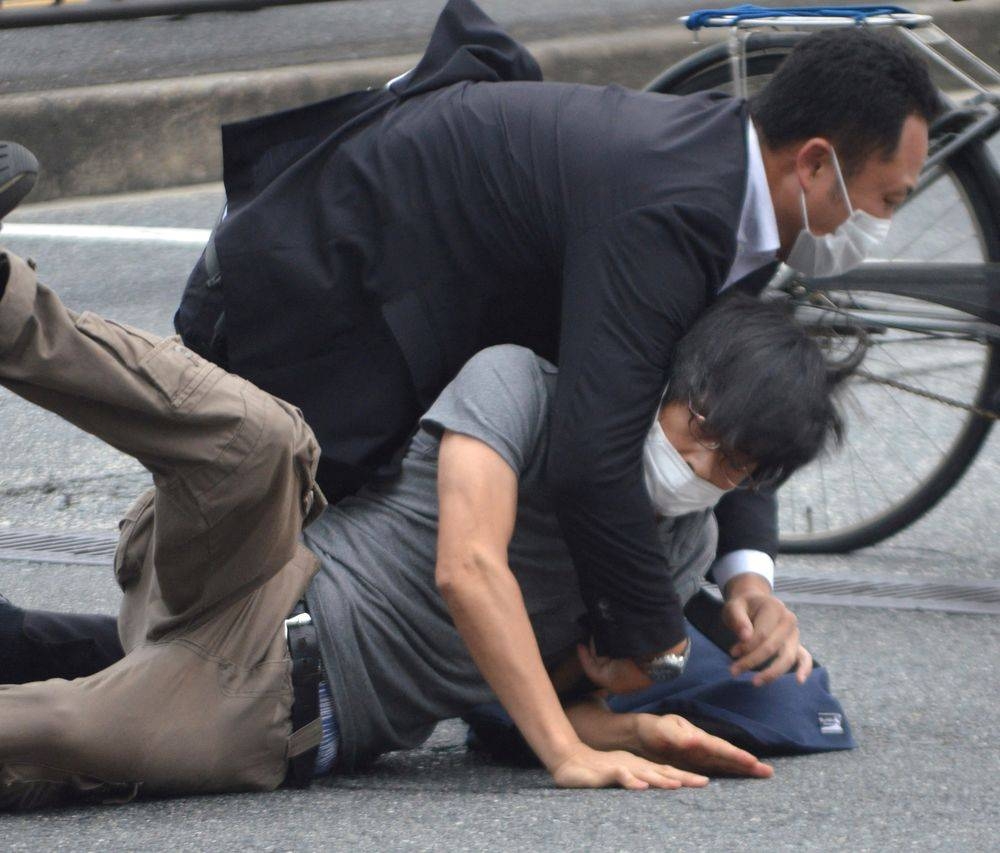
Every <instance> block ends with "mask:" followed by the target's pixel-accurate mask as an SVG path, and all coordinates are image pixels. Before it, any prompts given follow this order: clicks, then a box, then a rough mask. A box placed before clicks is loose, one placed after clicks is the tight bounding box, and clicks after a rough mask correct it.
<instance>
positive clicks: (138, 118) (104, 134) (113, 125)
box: [0, 0, 1000, 202]
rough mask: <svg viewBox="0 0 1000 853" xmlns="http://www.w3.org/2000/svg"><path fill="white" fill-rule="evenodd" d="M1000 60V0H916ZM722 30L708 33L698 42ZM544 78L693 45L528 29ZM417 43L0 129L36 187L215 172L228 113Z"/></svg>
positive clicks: (297, 96)
mask: <svg viewBox="0 0 1000 853" xmlns="http://www.w3.org/2000/svg"><path fill="white" fill-rule="evenodd" d="M913 8H914V10H915V11H923V10H926V11H930V12H932V13H933V14H934V15H935V19H936V20H937V22H938V23H939V24H940V25H941V26H942V28H943V29H945V30H946V31H947V32H948V33H949V34H951V35H952V36H953V37H955V38H956V39H958V40H959V41H960V42H961V43H962V44H964V45H966V46H967V47H969V48H970V49H971V50H973V51H974V52H975V53H977V54H979V55H980V56H981V57H983V58H984V59H986V60H987V61H990V62H992V63H994V64H995V63H996V60H997V56H998V47H997V33H998V31H1000V0H979V2H977V3H976V4H975V5H973V4H972V3H969V4H962V5H960V6H958V5H954V4H950V3H949V4H945V3H943V2H941V0H932V2H928V3H917V4H913ZM720 38H722V36H721V35H720V34H718V33H716V32H710V33H707V34H704V35H703V36H702V38H701V42H702V43H703V44H705V43H709V42H711V41H716V40H718V39H720ZM528 46H529V47H530V49H531V50H532V52H533V53H534V55H535V56H536V57H537V58H538V60H539V62H540V64H541V66H542V69H543V71H544V72H545V76H546V79H550V80H566V81H573V82H583V83H608V82H615V83H620V84H622V85H625V86H635V87H639V86H642V85H644V84H645V83H646V82H648V81H649V80H650V79H651V78H652V77H653V76H655V75H656V74H657V73H658V72H659V71H661V70H662V69H664V68H666V67H667V66H669V65H671V64H673V63H674V62H677V61H678V60H680V59H682V58H684V57H685V56H689V55H690V54H692V53H694V52H695V51H696V50H697V49H698V47H697V46H696V45H694V44H692V38H691V34H690V33H688V32H687V31H686V30H684V29H683V28H682V27H680V26H679V25H678V26H670V27H657V28H647V29H641V30H640V29H636V30H622V31H618V32H611V33H600V34H595V35H587V36H572V37H563V38H557V39H550V40H544V41H535V42H531V41H529V43H528ZM418 58H419V57H418V56H417V55H416V54H408V55H404V56H392V57H379V58H374V59H363V60H352V61H346V62H331V63H322V64H312V65H302V66H293V67H284V68H274V69H267V70H262V71H253V72H233V73H226V74H207V75H200V76H195V77H189V78H177V79H169V80H150V81H143V82H138V83H119V84H112V85H104V86H91V87H87V88H78V89H61V90H57V91H49V92H40V93H39V92H36V93H30V94H16V95H10V96H6V97H4V98H2V99H0V127H2V128H3V135H4V136H5V137H6V138H9V139H15V140H17V141H19V142H21V143H22V144H25V145H27V146H28V147H29V148H31V149H32V150H33V151H34V152H35V153H36V154H37V155H38V158H39V160H40V161H41V163H42V165H43V174H42V176H41V177H40V179H39V182H38V184H37V186H36V187H35V190H34V191H33V192H32V194H31V196H30V200H31V201H33V202H38V201H43V200H47V199H53V198H63V197H71V196H83V195H100V194H106V193H115V192H127V191H134V190H145V189H157V188H161V187H169V186H177V185H182V184H195V183H203V182H206V181H215V180H219V178H220V176H221V172H222V163H221V150H220V145H219V126H220V125H221V124H222V123H224V122H228V121H233V120H236V119H240V118H246V117H250V116H253V115H259V114H262V113H266V112H271V111H274V110H279V109H286V108H289V107H294V106H298V105H300V104H305V103H309V102H311V101H316V100H320V99H322V98H327V97H331V96H333V95H337V94H341V93H343V92H349V91H351V90H354V89H362V88H365V87H368V86H373V85H375V86H378V85H382V84H383V83H384V82H385V81H386V80H389V79H391V78H392V77H394V76H395V75H397V74H399V73H401V72H403V71H405V70H406V69H408V68H410V67H412V66H413V65H414V64H415V62H416V61H417V59H418Z"/></svg>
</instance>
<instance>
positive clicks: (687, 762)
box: [636, 714, 774, 779]
mask: <svg viewBox="0 0 1000 853" xmlns="http://www.w3.org/2000/svg"><path fill="white" fill-rule="evenodd" d="M636 729H637V731H636V733H637V735H638V739H639V745H640V748H641V751H642V754H643V755H644V756H646V757H647V758H649V759H651V760H652V761H669V762H670V764H671V765H675V766H677V767H682V768H684V769H687V770H697V771H700V772H702V773H712V774H715V773H722V774H727V775H731V776H753V777H755V778H758V779H767V778H769V777H770V776H772V775H773V774H774V769H773V768H772V767H771V766H770V765H769V764H764V763H763V762H762V761H758V760H757V758H756V757H755V756H753V755H751V754H750V753H749V752H747V751H746V750H744V749H740V748H739V747H737V746H733V745H732V744H731V743H729V742H728V741H725V740H723V739H722V738H720V737H715V736H714V735H710V734H709V733H708V732H706V731H703V730H702V729H699V728H698V727H697V726H696V725H694V724H692V723H689V722H688V721H687V720H685V719H684V718H683V717H678V716H677V715H676V714H666V715H664V716H662V717H660V716H657V715H655V714H637V715H636Z"/></svg>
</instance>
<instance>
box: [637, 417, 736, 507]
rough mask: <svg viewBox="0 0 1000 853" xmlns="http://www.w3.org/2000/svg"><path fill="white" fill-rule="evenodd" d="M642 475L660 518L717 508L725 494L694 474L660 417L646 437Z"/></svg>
mask: <svg viewBox="0 0 1000 853" xmlns="http://www.w3.org/2000/svg"><path fill="white" fill-rule="evenodd" d="M642 472H643V476H644V477H645V480H646V491H648V492H649V497H650V499H651V500H652V502H653V507H654V508H655V509H656V511H657V512H658V513H659V514H660V515H668V516H678V515H687V514H688V513H691V512H701V511H702V510H706V509H709V508H710V507H713V506H715V505H716V504H717V503H718V502H719V501H720V500H721V498H722V496H723V495H724V494H725V493H726V490H725V489H720V488H719V487H718V486H716V485H713V484H712V483H710V482H708V480H703V479H702V478H701V477H699V476H698V475H697V474H695V473H694V471H692V470H691V467H690V466H689V465H688V464H687V462H685V461H684V457H683V456H681V454H680V453H679V452H678V451H677V449H676V448H675V447H674V446H673V445H672V444H671V443H670V442H669V441H667V437H666V435H664V433H663V428H662V427H661V426H660V419H659V418H658V417H657V418H655V419H654V420H653V425H652V426H651V427H650V429H649V433H648V434H647V435H646V443H645V445H644V446H643V451H642Z"/></svg>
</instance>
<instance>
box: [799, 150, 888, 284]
mask: <svg viewBox="0 0 1000 853" xmlns="http://www.w3.org/2000/svg"><path fill="white" fill-rule="evenodd" d="M830 151H831V153H832V154H833V166H834V169H835V170H836V173H837V181H838V183H839V184H840V191H841V192H842V193H843V194H844V202H845V203H846V204H847V210H848V213H850V216H848V217H847V219H846V220H845V221H844V222H843V223H842V224H841V225H840V227H838V228H837V230H836V231H834V232H833V233H832V234H824V235H823V236H821V237H817V236H816V235H815V234H813V233H812V232H811V231H810V230H809V213H808V212H807V211H806V194H805V191H804V190H803V191H802V196H801V202H802V220H803V222H804V225H803V227H802V230H801V231H800V232H799V236H798V237H797V238H796V240H795V245H794V246H792V251H790V252H789V253H788V258H787V259H786V261H785V263H787V264H788V265H789V266H790V267H793V268H794V269H797V270H798V271H799V272H800V273H803V274H804V275H808V276H816V277H817V278H826V277H827V276H833V275H840V274H841V273H844V272H847V271H848V270H850V269H853V268H854V267H856V266H857V265H858V264H860V263H861V262H862V261H863V260H864V259H865V258H867V257H869V256H870V255H871V254H872V253H873V252H874V251H875V250H876V249H878V247H879V246H880V245H881V244H882V243H884V242H885V238H886V236H888V234H889V226H890V225H891V224H892V223H891V222H890V221H889V220H888V219H879V218H878V217H877V216H872V215H871V214H870V213H865V212H864V211H863V210H854V208H852V207H851V200H850V198H849V197H848V195H847V185H846V184H845V183H844V176H843V174H842V173H841V171H840V163H839V162H838V161H837V152H836V151H834V150H833V149H832V148H831V149H830Z"/></svg>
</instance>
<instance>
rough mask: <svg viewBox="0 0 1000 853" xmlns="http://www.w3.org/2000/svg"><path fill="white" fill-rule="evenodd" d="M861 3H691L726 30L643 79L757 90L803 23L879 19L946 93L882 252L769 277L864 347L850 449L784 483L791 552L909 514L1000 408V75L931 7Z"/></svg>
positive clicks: (854, 542)
mask: <svg viewBox="0 0 1000 853" xmlns="http://www.w3.org/2000/svg"><path fill="white" fill-rule="evenodd" d="M850 8H852V9H854V10H862V9H867V10H868V11H863V12H862V11H854V12H850V13H849V12H848V9H847V8H845V9H844V10H843V13H842V14H837V15H831V14H829V12H830V10H829V9H824V10H823V14H817V12H818V11H819V10H808V11H806V10H785V9H760V8H758V7H745V6H744V7H738V9H735V10H717V11H713V10H706V11H703V12H696V13H692V15H689V16H687V17H685V18H682V19H681V20H682V21H683V22H685V23H686V25H687V26H688V28H689V29H692V30H693V31H695V32H697V31H698V30H699V29H701V28H702V27H728V28H729V38H728V41H727V42H725V43H718V44H715V45H712V46H709V47H706V48H704V49H702V50H701V51H699V52H698V53H696V54H694V55H693V56H691V57H689V58H687V59H686V60H684V61H682V62H680V63H678V64H677V65H674V66H673V67H671V68H669V69H667V70H666V71H664V72H663V73H662V74H661V75H660V76H659V77H657V78H656V79H655V80H653V81H652V82H651V83H650V84H649V85H648V86H647V87H646V89H647V90H648V91H653V92H660V93H664V94H678V95H682V94H688V93H691V92H696V91H702V90H705V89H722V90H726V91H729V92H730V93H731V94H735V95H738V96H741V97H747V96H748V95H752V94H753V92H754V91H756V90H757V89H758V88H759V87H760V86H762V85H763V84H764V83H766V81H767V79H768V78H769V77H770V75H771V74H772V73H773V72H774V71H775V69H776V68H777V67H778V65H779V64H780V63H781V61H782V60H783V59H784V58H785V56H787V55H788V53H789V52H790V51H791V49H792V48H793V47H794V46H795V44H796V43H797V42H798V41H799V40H800V39H802V38H804V37H805V36H806V35H807V34H808V31H810V30H813V29H816V28H819V27H832V26H873V27H892V28H894V29H896V30H897V31H898V33H899V34H900V35H901V36H902V37H903V38H905V39H906V40H908V41H909V42H911V43H912V44H913V45H914V46H916V48H917V49H918V50H919V51H920V52H921V53H923V54H924V55H925V56H927V57H928V59H929V60H930V61H931V64H932V68H933V69H934V71H935V72H936V73H937V74H938V77H939V79H936V82H937V83H938V85H939V88H941V89H942V90H943V95H944V97H945V101H946V104H947V106H946V109H945V111H944V113H943V114H942V115H941V116H940V117H939V118H938V119H937V120H936V121H935V122H934V124H933V126H932V127H931V128H930V136H931V147H930V153H929V156H928V159H927V163H926V164H925V167H924V170H923V172H922V174H921V178H920V182H919V184H918V186H917V189H916V191H915V192H914V193H913V195H912V196H911V197H910V199H909V200H908V201H907V203H906V204H905V206H904V207H903V208H902V209H901V210H900V211H899V212H898V213H897V214H896V216H895V217H894V221H893V227H892V230H891V232H890V235H889V239H888V241H887V243H886V246H885V249H884V252H883V253H882V255H881V257H880V258H879V260H878V261H875V262H866V263H865V264H863V265H862V267H861V268H860V269H858V270H855V271H853V272H851V273H849V274H847V275H845V276H841V277H839V278H834V279H823V280H809V279H807V278H805V277H803V276H801V275H799V274H798V273H795V272H794V271H793V270H791V269H789V268H787V267H783V268H782V269H781V270H780V271H779V272H778V273H777V274H776V276H775V277H774V278H773V279H772V281H771V282H770V284H769V285H768V291H766V294H765V295H770V296H771V297H773V298H781V299H785V300H787V301H788V302H789V303H790V305H791V308H792V310H793V311H794V313H795V316H796V319H798V320H799V321H800V322H802V323H803V324H805V325H806V326H807V327H808V328H809V329H810V331H811V333H813V334H814V335H816V336H817V338H818V339H819V340H820V341H821V342H822V343H823V345H824V346H826V347H827V348H829V349H830V350H837V349H842V348H846V349H848V350H857V343H858V338H859V337H862V338H863V339H864V340H865V342H866V344H867V347H868V350H867V353H866V355H865V357H864V360H863V362H862V364H861V365H860V367H859V368H858V369H857V371H856V373H855V375H854V377H853V378H852V379H851V380H850V381H849V382H848V385H847V387H846V388H845V394H844V400H845V415H846V419H847V422H848V430H847V436H846V439H845V445H844V447H843V448H842V449H841V450H840V451H839V452H838V453H837V454H836V455H831V456H829V457H824V458H821V459H820V460H818V461H816V462H814V463H813V464H811V465H809V466H808V467H807V468H805V469H803V470H802V471H800V472H798V473H796V474H795V475H794V476H793V477H792V478H791V479H790V480H789V481H788V482H787V483H785V484H784V485H782V487H781V489H780V490H779V492H778V495H779V528H780V531H781V533H780V549H781V550H782V551H784V552H786V553H817V552H845V551H852V550H855V549H857V548H861V547H864V546H867V545H871V544H874V543H876V542H879V541H882V540H883V539H886V538H887V537H889V536H891V535H893V534H894V533H897V532H898V531H900V530H902V529H903V528H905V527H907V526H908V525H910V524H912V523H913V522H914V521H915V520H916V519H918V518H920V516H922V515H923V514H924V513H926V512H927V511H928V510H929V509H931V507H933V506H934V505H935V504H937V503H938V501H940V500H941V499H942V498H943V497H944V496H945V495H946V494H947V493H948V491H949V490H950V489H951V488H952V487H953V486H954V485H955V484H956V483H957V482H958V481H959V480H960V479H961V478H962V476H963V475H964V474H965V472H966V471H967V470H968V468H969V466H970V465H971V463H972V461H973V460H974V459H975V457H976V454H977V453H978V452H979V450H980V448H981V447H982V445H983V442H984V441H985V440H986V437H987V435H988V434H989V432H990V429H991V428H992V426H993V424H994V422H995V421H996V419H997V418H998V417H1000V170H998V168H997V166H996V164H995V162H994V161H993V160H992V158H991V154H990V152H989V150H988V148H987V141H988V140H989V139H990V138H991V137H992V136H993V135H995V134H996V133H997V130H998V129H1000V94H998V92H1000V73H998V72H997V71H996V70H995V69H993V68H992V67H990V66H989V65H987V64H986V63H985V62H983V61H982V60H981V59H979V58H978V57H976V56H974V55H973V54H971V53H970V52H969V51H968V50H966V49H965V48H963V47H962V46H961V45H959V44H958V43H957V42H955V41H954V39H952V38H951V37H950V36H948V35H947V34H945V33H944V32H943V31H942V30H941V29H940V28H938V27H937V26H936V25H935V24H934V23H933V20H932V18H931V16H929V15H923V14H914V13H911V12H907V11H905V10H899V9H897V7H850ZM875 9H879V10H881V11H880V12H874V11H872V10H875ZM893 9H895V10H896V11H891V10H893ZM765 30H766V31H765ZM948 79H951V80H953V81H957V83H958V84H959V85H960V86H961V87H963V88H964V90H965V91H964V92H961V93H956V92H955V91H954V90H953V86H952V85H950V84H949V83H947V82H941V81H946V80H948ZM991 87H995V88H996V90H995V91H994V90H993V89H991Z"/></svg>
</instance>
